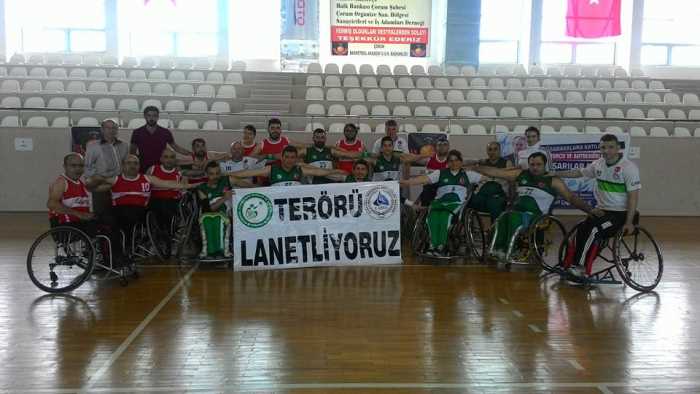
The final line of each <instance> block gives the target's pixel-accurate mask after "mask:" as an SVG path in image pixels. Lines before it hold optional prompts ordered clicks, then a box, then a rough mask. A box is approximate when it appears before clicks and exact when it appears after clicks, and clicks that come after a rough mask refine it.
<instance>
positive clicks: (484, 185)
mask: <svg viewBox="0 0 700 394" xmlns="http://www.w3.org/2000/svg"><path fill="white" fill-rule="evenodd" d="M506 164H507V161H506V159H504V158H499V159H498V160H496V162H495V163H492V162H490V161H489V160H488V159H485V160H480V161H479V165H480V166H482V167H495V168H506ZM507 189H508V182H507V181H504V180H502V179H498V178H492V177H482V180H481V182H480V184H479V186H478V187H477V189H476V194H474V195H473V196H472V198H471V199H470V200H469V207H470V208H473V209H476V210H477V211H479V212H488V213H489V215H490V216H491V220H492V221H495V220H496V218H497V217H498V215H500V214H501V213H502V212H503V210H504V209H505V207H506V200H507V195H506V190H507Z"/></svg>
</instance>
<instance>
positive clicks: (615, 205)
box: [581, 157, 642, 211]
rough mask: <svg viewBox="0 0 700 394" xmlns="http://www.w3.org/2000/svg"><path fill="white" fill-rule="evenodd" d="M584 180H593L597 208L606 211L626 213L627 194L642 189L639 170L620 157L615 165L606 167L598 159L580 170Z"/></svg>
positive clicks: (605, 164)
mask: <svg viewBox="0 0 700 394" xmlns="http://www.w3.org/2000/svg"><path fill="white" fill-rule="evenodd" d="M581 173H582V174H583V176H585V177H586V178H594V179H595V180H596V184H595V199H596V201H597V207H598V208H600V209H603V210H606V211H626V210H627V193H628V192H631V191H634V190H639V189H641V188H642V183H641V182H640V180H639V168H637V166H636V165H635V164H634V163H632V162H631V161H629V160H627V159H625V158H624V157H621V158H620V159H619V160H618V161H617V162H616V163H615V164H612V165H608V164H607V163H606V162H605V158H602V157H601V158H600V159H598V160H596V161H594V162H592V163H591V164H589V165H588V166H587V167H586V168H584V169H583V170H581Z"/></svg>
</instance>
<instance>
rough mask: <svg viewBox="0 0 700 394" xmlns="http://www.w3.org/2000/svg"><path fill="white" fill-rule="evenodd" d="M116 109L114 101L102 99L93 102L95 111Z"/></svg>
mask: <svg viewBox="0 0 700 394" xmlns="http://www.w3.org/2000/svg"><path fill="white" fill-rule="evenodd" d="M116 108H117V105H116V104H115V103H114V99H111V98H107V97H103V98H99V99H97V101H95V111H114V110H116Z"/></svg>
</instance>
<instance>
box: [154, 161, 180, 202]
mask: <svg viewBox="0 0 700 394" xmlns="http://www.w3.org/2000/svg"><path fill="white" fill-rule="evenodd" d="M148 174H149V175H153V176H155V177H156V178H160V179H163V180H167V181H175V182H180V181H181V180H182V174H180V170H178V169H177V168H173V169H172V170H166V169H165V168H163V165H162V164H156V165H154V166H153V167H151V168H149V169H148ZM181 196H182V192H181V191H180V190H178V189H162V188H159V187H155V186H153V188H152V189H151V198H153V199H157V200H179V199H180V197H181Z"/></svg>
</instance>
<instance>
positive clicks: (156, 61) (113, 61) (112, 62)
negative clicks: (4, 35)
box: [9, 53, 246, 71]
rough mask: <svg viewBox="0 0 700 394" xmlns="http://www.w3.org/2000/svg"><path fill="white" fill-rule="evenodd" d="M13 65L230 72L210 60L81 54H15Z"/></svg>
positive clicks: (234, 65)
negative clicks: (121, 57)
mask: <svg viewBox="0 0 700 394" xmlns="http://www.w3.org/2000/svg"><path fill="white" fill-rule="evenodd" d="M9 63H10V64H29V65H41V64H45V65H65V66H87V67H95V66H104V67H120V66H121V67H123V68H135V67H140V68H161V69H173V68H174V69H181V70H189V69H198V70H211V69H213V70H219V71H226V70H228V69H229V61H228V60H227V59H214V60H211V59H209V58H176V57H170V56H163V57H159V58H155V57H144V58H142V59H141V60H140V61H139V60H138V59H137V58H135V57H124V59H123V60H122V62H121V63H119V60H118V59H117V57H116V56H111V55H84V56H83V55H78V54H55V53H51V54H31V55H26V56H25V55H23V54H19V53H18V54H14V55H12V56H11V57H10V60H9ZM230 69H231V70H235V71H245V69H246V63H245V62H242V61H232V62H231V64H230Z"/></svg>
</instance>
